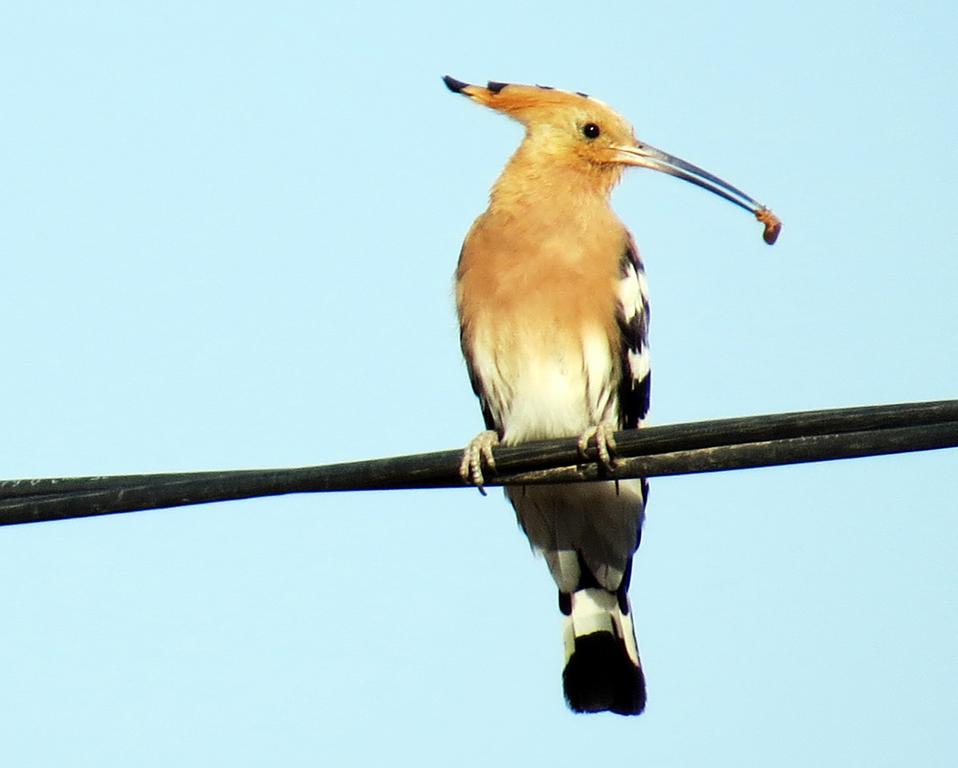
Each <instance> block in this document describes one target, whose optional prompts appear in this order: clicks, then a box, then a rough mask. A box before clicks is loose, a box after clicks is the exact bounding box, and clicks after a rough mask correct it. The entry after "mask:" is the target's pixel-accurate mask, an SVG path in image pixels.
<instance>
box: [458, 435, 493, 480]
mask: <svg viewBox="0 0 958 768" xmlns="http://www.w3.org/2000/svg"><path fill="white" fill-rule="evenodd" d="M498 445H499V435H498V434H497V433H496V432H494V431H492V430H491V429H487V430H486V431H485V432H480V433H479V434H478V435H476V436H475V437H474V438H472V440H470V441H469V445H467V446H466V450H464V451H463V452H462V462H460V464H459V476H460V477H461V478H462V480H463V482H464V483H466V484H467V485H474V486H476V488H478V489H479V493H481V494H482V495H483V496H485V495H486V489H485V488H484V487H483V486H484V485H485V482H486V481H485V478H484V477H483V476H482V463H483V461H485V463H486V467H488V468H489V469H491V470H492V471H493V472H495V470H496V460H495V458H494V457H493V455H492V449H493V448H495V447H496V446H498Z"/></svg>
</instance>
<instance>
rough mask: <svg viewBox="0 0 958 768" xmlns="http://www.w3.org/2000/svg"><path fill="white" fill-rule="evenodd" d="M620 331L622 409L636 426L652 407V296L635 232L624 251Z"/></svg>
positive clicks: (627, 424)
mask: <svg viewBox="0 0 958 768" xmlns="http://www.w3.org/2000/svg"><path fill="white" fill-rule="evenodd" d="M618 299H619V301H618V310H617V311H618V322H619V331H620V338H621V343H620V348H619V354H620V360H621V366H622V375H621V379H620V381H619V410H620V413H621V420H622V428H623V429H635V428H636V427H638V426H639V424H640V423H641V421H642V419H644V418H645V415H646V414H647V413H648V411H649V391H650V387H651V384H652V372H651V369H650V366H649V299H648V288H647V286H646V282H645V267H643V266H642V260H641V259H640V258H639V252H638V249H636V247H635V243H634V242H633V240H632V238H631V236H630V237H629V241H628V244H627V246H626V249H625V253H623V254H622V262H621V267H620V279H619V285H618Z"/></svg>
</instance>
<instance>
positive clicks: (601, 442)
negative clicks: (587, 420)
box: [579, 421, 616, 472]
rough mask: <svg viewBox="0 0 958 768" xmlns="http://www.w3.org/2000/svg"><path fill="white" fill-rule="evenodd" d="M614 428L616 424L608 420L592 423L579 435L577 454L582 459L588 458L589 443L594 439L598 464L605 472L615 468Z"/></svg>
mask: <svg viewBox="0 0 958 768" xmlns="http://www.w3.org/2000/svg"><path fill="white" fill-rule="evenodd" d="M615 430H616V425H615V424H612V423H611V422H608V421H600V422H599V423H598V424H593V425H592V426H591V427H589V428H588V429H587V430H586V431H585V432H583V433H582V434H581V435H580V436H579V455H580V456H582V458H583V459H588V458H589V457H588V451H589V443H590V442H591V441H592V440H593V439H594V440H595V450H596V453H597V454H598V458H599V464H600V465H601V466H602V468H603V469H604V470H606V471H607V472H611V471H612V470H613V469H614V468H615V458H614V456H613V454H614V453H615V436H614V435H615Z"/></svg>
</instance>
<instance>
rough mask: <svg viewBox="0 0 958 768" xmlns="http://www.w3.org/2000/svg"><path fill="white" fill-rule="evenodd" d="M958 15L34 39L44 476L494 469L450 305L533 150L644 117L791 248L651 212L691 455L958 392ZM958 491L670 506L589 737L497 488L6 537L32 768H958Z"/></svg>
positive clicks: (11, 250)
mask: <svg viewBox="0 0 958 768" xmlns="http://www.w3.org/2000/svg"><path fill="white" fill-rule="evenodd" d="M956 26H958V11H956V10H955V6H954V4H953V3H947V2H941V3H910V4H901V3H890V2H889V3H873V4H869V5H864V4H861V3H835V2H829V3H781V4H780V3H768V2H749V1H748V0H743V2H740V3H735V4H733V5H729V4H727V3H715V4H708V5H706V4H694V3H692V4H689V3H673V4H666V3H654V4H649V3H640V2H635V0H632V1H631V2H608V3H601V4H599V5H596V4H590V3H587V2H576V3H562V2H559V3H556V2H553V3H548V4H541V3H524V4H516V3H505V2H498V1H496V0H493V1H491V2H486V3H483V4H474V5H471V6H469V7H468V8H465V9H461V6H456V5H454V4H449V3H440V2H436V3H409V4H405V5H401V6H400V5H396V6H395V7H386V6H385V5H382V6H373V5H369V6H357V7H355V8H350V7H348V4H342V3H337V4H332V3H330V4H319V3H308V2H299V3H292V2H271V3H193V2H190V3H187V2H167V3H139V2H123V3H120V2H103V3H87V4H79V3H67V2H63V3H48V2H32V3H24V4H20V5H16V6H15V5H14V4H13V3H10V2H6V3H3V4H0V98H2V102H0V103H2V120H0V139H2V141H0V254H2V258H0V270H2V272H0V313H2V315H0V317H2V326H0V328H2V331H0V334H2V336H0V348H2V349H3V352H4V357H5V359H6V365H5V366H4V368H5V371H4V375H3V377H2V378H0V423H2V424H3V440H2V441H0V477H6V478H13V477H40V476H69V475H88V474H112V473H124V472H150V471H177V470H198V469H206V468H240V467H262V466H294V465H303V464H321V463H327V462H333V461H342V460H351V459H362V458H369V457H374V456H386V455H394V454H400V453H414V452H419V451H427V450H440V449H446V448H453V447H456V446H460V445H463V444H465V442H466V441H467V440H468V439H469V438H470V437H471V436H472V435H473V434H474V433H475V432H476V431H477V430H478V429H479V428H480V427H481V419H480V415H479V409H478V406H477V404H476V403H475V401H474V398H473V396H472V394H471V392H470V390H469V385H468V381H467V378H466V374H465V371H464V368H463V365H462V363H461V361H460V355H459V350H458V347H457V332H456V324H455V318H454V311H453V306H452V299H451V274H452V270H453V268H454V264H455V260H456V255H457V253H458V248H459V245H460V243H461V240H462V237H463V235H464V233H465V231H466V229H467V228H468V226H469V224H470V223H471V221H472V219H473V217H474V216H476V215H477V214H478V213H479V212H480V211H481V210H482V208H483V206H484V204H485V198H486V193H487V189H488V187H489V185H490V184H491V183H492V181H493V180H494V178H495V176H496V175H497V174H498V172H499V170H500V168H501V167H502V164H503V163H504V162H505V160H506V158H507V157H508V155H509V153H510V152H511V151H512V149H513V148H514V147H515V146H516V144H517V143H518V141H519V138H520V135H521V133H520V129H519V128H518V127H517V126H515V125H513V124H510V123H509V122H508V121H506V120H504V119H502V118H501V117H500V116H497V115H494V114H492V113H489V112H486V111H484V110H482V109H480V108H478V107H476V106H474V105H471V104H469V103H468V102H467V101H466V100H465V99H461V98H456V97H454V96H453V95H451V94H450V93H448V92H447V91H446V89H445V88H444V87H443V85H442V82H441V81H440V76H441V75H442V74H444V73H447V72H448V73H450V74H452V75H454V76H456V77H458V78H461V79H464V80H474V81H482V80H485V79H495V80H504V81H517V82H538V83H545V84H550V85H554V86H558V87H563V88H567V89H570V90H582V91H586V92H588V93H591V94H593V95H595V96H598V97H599V98H601V99H603V100H604V101H606V102H607V103H609V104H611V105H612V106H614V107H615V108H616V109H617V110H618V111H620V112H621V113H622V114H624V115H626V116H627V117H628V118H629V119H630V120H632V122H633V123H634V124H635V127H636V132H637V134H638V135H639V136H640V137H641V138H642V139H644V140H646V141H648V142H650V143H652V144H654V145H656V146H659V147H661V148H662V149H665V150H667V151H669V152H672V153H674V154H677V155H679V156H680V157H683V158H685V159H687V160H689V161H691V162H694V163H696V164H699V165H701V166H703V167H705V168H707V169H708V170H710V171H713V172H714V173H716V174H719V175H721V176H723V177H724V178H726V179H727V180H728V181H730V182H731V183H733V184H735V185H736V186H739V187H741V188H742V189H744V190H745V191H746V192H748V193H749V194H751V195H753V196H754V197H756V198H757V199H759V200H761V201H763V202H766V203H767V204H768V205H770V206H772V207H773V208H774V209H775V210H776V211H777V212H778V213H779V214H780V215H781V217H782V219H783V220H784V222H785V228H784V230H783V233H782V237H781V240H780V241H779V244H778V245H776V246H775V247H774V248H771V249H770V248H768V247H767V246H765V245H764V244H763V243H762V241H761V237H760V227H758V225H757V224H756V223H755V222H754V221H750V220H749V217H748V216H747V215H746V214H744V213H743V212H741V211H739V210H738V209H736V208H734V207H732V206H730V205H728V204H726V203H723V202H722V201H720V200H719V199H718V198H715V197H713V196H710V195H708V194H706V193H704V192H702V191H701V190H699V189H696V188H694V187H692V186H690V185H684V184H682V183H680V182H678V181H676V180H674V179H669V178H667V177H665V176H662V175H658V174H652V173H649V172H642V171H634V172H631V173H629V174H628V175H627V176H626V178H625V181H624V183H623V185H622V187H621V189H620V190H619V191H618V192H617V194H616V197H615V205H616V208H617V210H618V212H619V214H620V215H621V217H622V218H623V220H624V221H626V222H627V223H628V224H629V226H630V227H631V228H632V229H633V231H634V233H635V235H636V239H637V241H638V243H639V246H640V249H641V251H642V254H643V256H644V258H645V261H646V265H647V268H648V272H649V279H650V283H651V290H652V320H653V322H652V344H653V368H654V371H655V375H654V387H653V408H652V420H653V421H654V422H655V423H668V422H674V421H688V420H694V419H706V418H715V417H721V416H735V415H747V414H756V413H763V412H778V411H790V410H801V409H806V408H819V407H838V406H850V405H864V404H876V403H885V402H896V401H904V400H925V399H939V398H950V397H955V396H956V395H958V391H956V388H955V382H956V381H958V360H956V355H955V348H956V329H958V304H956V302H955V298H954V296H955V290H956V286H958V259H956V245H955V243H956V242H958V217H956V215H955V211H956V209H958V205H956V202H958V196H956V193H955V189H954V184H955V180H956V178H958V148H956V140H955V136H956V135H958V106H956V105H958V93H956V91H958V86H956V80H955V73H956V72H958V53H956V45H955V29H956ZM956 462H958V453H956V452H954V451H944V452H937V453H927V454H917V455H911V456H897V457H886V458H879V459H868V460H860V461H854V462H840V463H830V464H822V465H805V466H799V467H791V468H783V469H767V470H755V471H747V472H737V473H731V474H724V475H714V476H698V477H689V478H673V479H667V480H658V481H655V482H654V483H653V486H652V493H651V503H650V506H649V510H648V517H649V519H648V524H647V528H646V534H645V537H644V539H643V545H642V550H641V552H640V556H639V558H638V560H637V564H636V573H635V576H634V579H633V591H632V599H633V605H634V606H635V610H636V623H637V628H638V636H639V644H640V646H641V648H642V655H643V659H644V662H645V666H646V670H647V676H648V681H649V706H648V709H647V712H646V714H644V715H643V716H642V717H641V718H638V719H622V718H616V717H614V716H594V717H574V716H572V715H571V714H569V713H568V712H567V711H566V709H565V707H564V705H563V702H562V696H561V684H560V669H561V662H562V650H561V638H560V616H559V614H558V611H557V610H556V603H555V595H554V591H553V588H552V586H551V582H550V579H549V577H548V574H547V573H546V569H545V566H544V564H543V563H542V562H541V561H536V560H535V559H534V558H533V557H532V556H531V555H530V553H529V551H528V547H527V545H526V543H525V540H524V538H523V537H522V535H521V534H520V533H519V532H518V530H517V529H516V526H515V522H514V518H513V514H512V512H511V510H510V509H509V507H508V505H507V504H506V502H505V501H504V500H503V499H502V497H501V494H499V493H498V492H496V493H492V494H490V497H489V498H485V499H484V498H481V497H480V496H479V494H477V493H475V492H474V491H469V490H462V491H438V492H402V493H371V494H352V495H350V494H340V495H330V496H300V497H290V498H282V499H266V500H257V501H250V502H236V503H225V504H218V505H210V506H205V507H194V508H182V509H177V510H167V511H157V512H145V513H138V514H132V515H121V516H114V517H109V518H99V519H86V520H78V521H71V522H64V523H56V524H44V525H37V526H24V527H18V528H6V529H2V530H0V584H2V585H3V589H2V591H0V616H2V631H0V659H2V663H0V701H2V706H0V760H2V762H3V764H4V765H9V766H67V765H68V766H98V767H102V766H130V765H137V766H170V765H179V766H207V765H231V766H258V765H283V766H307V765H309V766H312V765H387V764H388V765H399V766H404V765H417V766H419V765H457V766H460V765H461V766H487V765H489V764H493V763H495V764H501V765H550V766H561V765H612V764H617V765H641V766H692V765H710V766H767V765H775V766H809V765H817V766H843V767H844V766H869V767H872V766H899V765H905V764H909V765H921V766H951V765H954V764H955V763H956V762H958V730H956V728H955V719H956V715H958V654H956V652H955V636H956V631H958V589H956V581H958V579H956V576H958V566H956V564H955V553H956V550H958V515H956V514H955V512H956V504H958V503H956V495H958V469H956Z"/></svg>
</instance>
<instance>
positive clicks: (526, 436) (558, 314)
mask: <svg viewBox="0 0 958 768" xmlns="http://www.w3.org/2000/svg"><path fill="white" fill-rule="evenodd" d="M443 80H444V82H445V84H446V86H447V87H448V88H449V90H450V91H452V92H454V93H456V94H460V95H462V96H466V97H468V98H469V99H470V100H471V101H474V102H476V103H478V104H480V105H482V106H485V107H489V108H491V109H493V110H495V111H497V112H500V113H502V114H504V115H506V116H508V117H510V118H512V119H514V120H516V121H518V122H519V123H521V124H522V126H523V127H524V128H525V136H524V138H523V140H522V142H521V144H520V145H519V148H518V149H517V150H516V151H515V153H514V154H513V155H512V157H511V159H510V160H509V161H508V163H507V164H506V166H505V169H504V170H503V171H502V173H501V175H500V176H499V178H498V180H497V181H496V182H495V183H494V185H493V187H492V190H491V192H490V195H489V205H488V208H487V209H486V210H485V212H483V213H482V214H481V215H480V216H479V217H478V218H477V219H476V220H475V222H474V223H473V224H472V226H471V228H470V229H469V231H468V233H467V234H466V237H465V241H464V242H463V245H462V249H461V251H460V255H459V261H458V265H457V267H456V273H455V296H456V308H457V312H458V318H459V330H460V344H461V347H462V352H463V356H464V358H465V362H466V368H467V370H468V374H469V379H470V382H471V384H472V388H473V391H474V392H475V394H476V395H477V397H478V398H479V402H480V406H481V410H482V416H483V420H484V422H485V430H483V431H482V432H480V433H479V434H478V435H477V436H476V437H475V438H474V439H473V440H472V441H471V442H469V444H468V446H467V447H466V449H465V450H464V452H463V456H462V464H461V468H460V473H461V475H462V477H463V480H464V481H465V482H466V483H468V484H470V485H475V486H478V487H479V489H480V490H481V491H482V490H483V485H484V483H485V477H484V473H485V472H490V471H494V470H495V456H494V452H493V451H494V449H495V448H496V447H497V446H499V445H516V444H520V443H523V442H527V441H533V440H540V439H548V438H559V437H573V436H575V437H577V438H578V446H579V452H580V453H581V454H582V456H583V461H585V460H586V457H587V456H588V455H589V454H590V451H594V453H593V454H592V455H593V456H596V457H597V459H596V460H597V461H598V463H599V465H600V467H602V468H603V470H604V472H605V476H606V477H608V478H610V479H608V480H603V481H598V482H588V483H585V482H583V483H572V484H562V485H539V484H537V485H506V487H505V494H506V497H507V498H508V500H509V501H510V502H511V504H512V506H513V507H514V509H515V512H516V516H517V519H518V523H519V525H520V527H521V528H522V530H523V531H524V532H525V534H526V536H527V537H528V539H529V542H530V544H531V546H532V548H533V549H534V550H535V551H536V552H538V553H540V554H542V555H543V557H544V559H545V561H546V564H547V565H548V568H549V571H550V572H551V575H552V578H553V579H554V581H555V584H556V586H557V588H558V602H559V609H560V612H561V613H562V615H563V640H564V649H565V653H564V656H565V665H564V669H563V673H562V683H563V690H564V695H565V699H566V702H567V704H568V706H569V708H570V709H571V710H573V711H574V712H579V713H585V712H603V711H609V712H613V713H616V714H620V715H638V714H640V713H641V712H642V711H643V710H644V708H645V705H646V683H645V675H644V672H643V668H642V663H641V660H640V656H639V649H638V645H637V643H636V638H635V631H634V621H633V613H632V608H631V605H630V602H629V597H628V590H629V582H630V578H631V573H632V561H633V556H634V554H635V553H636V551H637V550H638V547H639V543H640V540H641V534H642V523H643V519H644V515H645V504H646V501H647V499H648V483H647V482H646V480H645V479H614V469H615V448H616V446H615V439H614V433H615V432H617V431H619V430H623V429H636V428H638V427H640V426H641V424H642V423H643V420H644V419H645V418H646V415H647V413H648V409H649V396H650V388H651V369H650V363H649V339H648V335H649V298H648V287H647V281H646V276H645V269H644V266H643V262H642V259H641V258H640V256H639V252H638V249H637V248H636V245H635V241H634V239H633V237H632V235H631V233H630V232H629V230H628V229H627V228H626V226H625V225H624V224H623V223H622V222H621V221H620V219H619V218H618V216H617V215H616V214H615V213H614V212H613V210H612V208H611V205H610V196H611V193H612V190H613V188H614V187H615V186H616V185H617V184H618V182H619V180H620V178H621V176H622V174H623V171H624V170H625V169H626V168H627V167H630V166H637V167H643V168H650V169H654V170H657V171H663V172H665V173H668V174H671V175H674V176H677V177H679V178H682V179H684V180H686V181H690V182H692V183H694V184H697V185H699V186H701V187H704V188H705V189H707V190H709V191H711V192H714V193H716V194H718V195H720V196H721V197H724V198H726V199H727V200H730V201H731V202H733V203H735V204H736V205H739V206H740V207H743V208H745V209H746V210H748V211H750V212H751V213H753V214H754V215H755V216H756V217H757V218H758V219H759V220H760V221H762V222H763V223H765V225H766V241H769V239H770V238H771V240H772V241H774V238H775V237H777V234H778V229H779V228H780V222H778V219H777V217H775V216H774V214H772V213H771V211H769V210H768V209H767V208H765V206H762V205H760V204H758V203H756V202H755V201H754V200H753V199H752V198H750V197H748V196H747V195H745V194H744V193H743V192H741V191H739V190H738V189H736V188H734V187H732V186H730V185H729V184H727V183H726V182H724V181H722V180H721V179H719V178H718V177H716V176H713V175H712V174H710V173H708V172H706V171H704V170H702V169H701V168H698V167H696V166H694V165H692V164H690V163H687V162H686V161H684V160H680V159H679V158H677V157H674V156H672V155H669V154H667V153H665V152H663V151H661V150H658V149H656V148H654V147H652V146H650V145H648V144H646V143H643V142H640V141H638V140H637V139H636V138H635V134H634V132H633V129H632V126H631V125H630V124H629V123H628V122H627V121H626V120H625V119H624V118H623V117H621V116H620V115H619V114H617V113H616V112H615V111H613V110H612V109H611V108H610V107H609V106H607V105H606V104H604V103H603V102H601V101H599V100H598V99H595V98H592V97H590V96H588V95H586V94H584V93H581V92H569V91H563V90H558V89H555V88H551V87H547V86H538V85H519V84H512V83H501V82H495V81H490V82H488V84H487V85H485V86H481V85H473V84H469V83H466V82H463V81H461V80H457V79H455V78H453V77H450V76H448V75H446V76H445V77H444V78H443Z"/></svg>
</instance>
